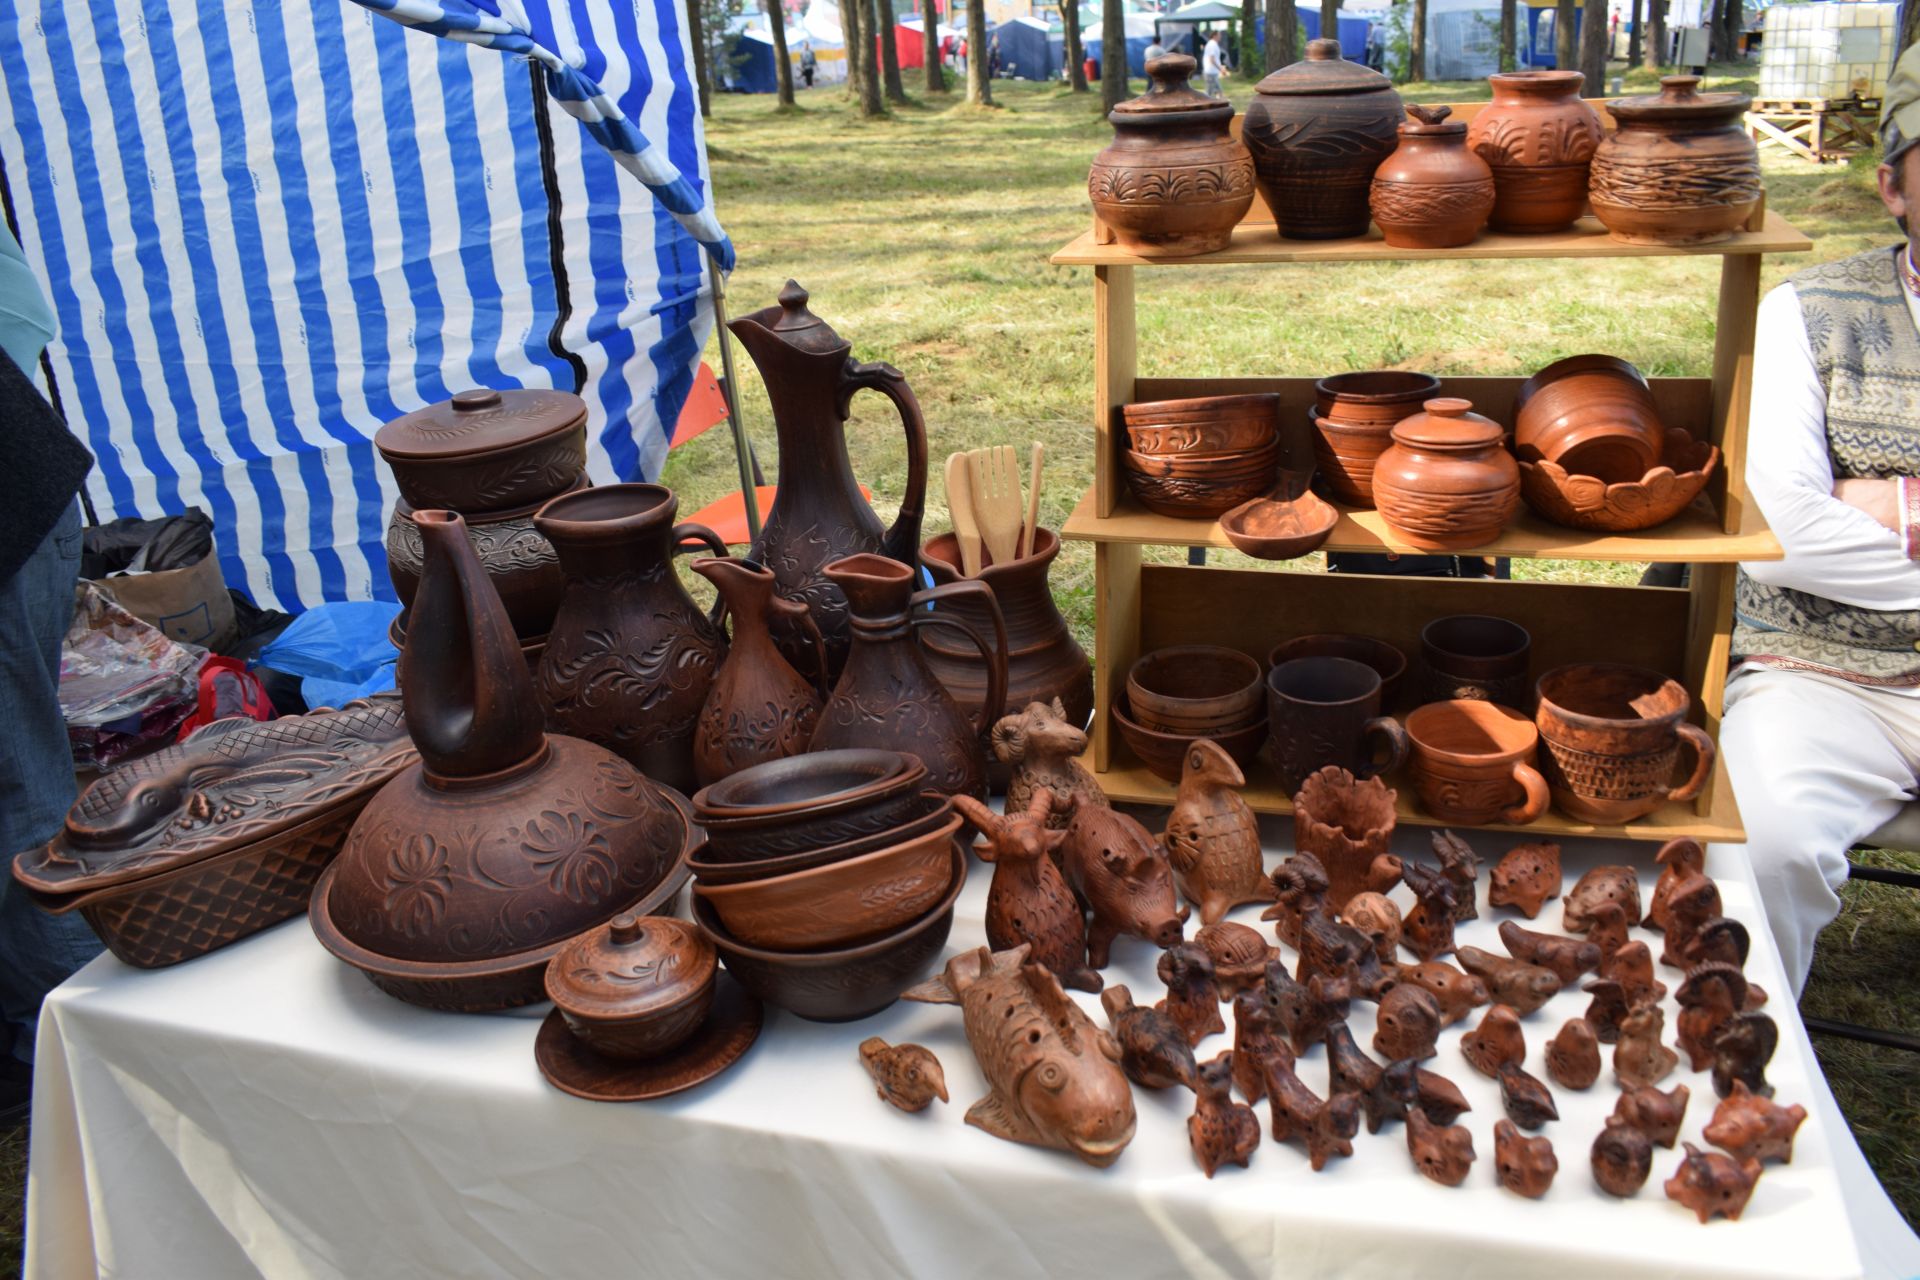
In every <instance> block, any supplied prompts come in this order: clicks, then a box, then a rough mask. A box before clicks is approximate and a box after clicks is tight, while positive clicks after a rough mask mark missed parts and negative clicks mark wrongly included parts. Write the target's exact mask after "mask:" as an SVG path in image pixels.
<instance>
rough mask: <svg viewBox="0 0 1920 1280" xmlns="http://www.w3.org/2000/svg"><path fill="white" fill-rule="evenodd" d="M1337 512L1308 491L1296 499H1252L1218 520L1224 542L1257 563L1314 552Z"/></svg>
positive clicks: (1329, 528) (1317, 495) (1290, 558)
mask: <svg viewBox="0 0 1920 1280" xmlns="http://www.w3.org/2000/svg"><path fill="white" fill-rule="evenodd" d="M1339 520H1340V512H1339V509H1338V508H1336V507H1335V506H1334V505H1333V504H1332V503H1330V502H1328V501H1326V500H1325V499H1324V498H1322V497H1321V496H1320V495H1319V494H1317V493H1314V492H1313V491H1312V490H1308V491H1306V492H1304V493H1302V494H1301V495H1300V496H1299V497H1297V498H1272V497H1268V498H1255V499H1254V500H1253V501H1251V502H1243V503H1241V504H1240V505H1239V506H1237V507H1235V508H1234V509H1233V510H1231V511H1229V512H1227V514H1225V515H1223V516H1221V517H1220V531H1221V532H1222V533H1224V534H1226V535H1227V541H1228V542H1231V543H1232V544H1233V545H1234V546H1235V547H1237V548H1239V549H1240V550H1241V551H1244V552H1246V553H1247V554H1248V555H1250V556H1253V557H1255V558H1257V559H1260V560H1292V559H1294V558H1295V557H1297V556H1304V555H1306V554H1307V553H1308V552H1309V551H1317V550H1318V549H1319V547H1320V544H1321V543H1323V542H1325V541H1326V540H1327V538H1328V536H1329V535H1330V534H1332V533H1333V526H1334V525H1335V524H1337V523H1339Z"/></svg>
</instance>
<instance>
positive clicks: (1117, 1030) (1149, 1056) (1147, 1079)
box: [1100, 986, 1199, 1089]
mask: <svg viewBox="0 0 1920 1280" xmlns="http://www.w3.org/2000/svg"><path fill="white" fill-rule="evenodd" d="M1100 1007H1101V1008H1103V1009H1105V1010H1106V1011H1107V1027H1108V1028H1109V1029H1110V1030H1111V1031H1112V1032H1113V1038H1114V1039H1115V1040H1116V1041H1117V1042H1119V1045H1120V1069H1121V1070H1122V1071H1124V1072H1126V1073H1127V1079H1129V1080H1131V1081H1133V1082H1134V1083H1135V1084H1137V1085H1139V1086H1140V1087H1141V1088H1143V1089H1167V1088H1171V1087H1172V1086H1174V1085H1176V1084H1181V1085H1185V1086H1186V1087H1187V1088H1189V1089H1195V1088H1198V1087H1199V1086H1198V1084H1197V1083H1196V1081H1197V1079H1198V1077H1197V1075H1196V1071H1197V1068H1196V1067H1195V1066H1194V1061H1193V1047H1192V1046H1191V1045H1189V1044H1188V1043H1187V1037H1186V1033H1185V1032H1183V1031H1181V1030H1180V1028H1179V1027H1178V1026H1176V1025H1175V1024H1174V1021H1173V1019H1172V1018H1169V1017H1168V1016H1167V1015H1166V1014H1164V1013H1162V1012H1160V1010H1158V1009H1144V1008H1142V1007H1140V1006H1139V1005H1137V1004H1135V1003H1134V1002H1133V992H1131V991H1129V990H1127V989H1126V988H1125V987H1123V986H1116V987H1108V988H1107V989H1106V990H1105V991H1102V992H1101V993H1100Z"/></svg>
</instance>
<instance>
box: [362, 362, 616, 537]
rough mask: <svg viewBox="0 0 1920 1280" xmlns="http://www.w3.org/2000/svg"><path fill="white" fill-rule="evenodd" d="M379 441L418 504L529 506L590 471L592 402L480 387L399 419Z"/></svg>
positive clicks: (403, 491) (563, 394) (561, 394)
mask: <svg viewBox="0 0 1920 1280" xmlns="http://www.w3.org/2000/svg"><path fill="white" fill-rule="evenodd" d="M373 447H374V448H376V449H378V450H379V451H380V456H381V457H382V458H385V459H386V460H387V465H388V466H389V467H392V468H393V482H394V484H396V485H397V486H399V489H400V496H401V497H403V498H405V499H406V500H407V501H408V502H409V503H410V504H412V505H413V506H415V507H419V508H427V507H445V508H447V509H449V510H453V511H460V512H469V511H498V510H504V509H507V508H511V507H524V506H527V505H529V504H532V503H538V502H543V501H545V500H546V499H548V498H551V497H552V496H553V495H554V494H556V493H559V492H561V491H562V490H564V489H567V488H569V487H570V486H572V485H573V484H574V483H575V482H576V481H578V480H579V478H580V473H581V472H583V471H585V470H586V468H587V403H586V401H584V400H582V399H581V398H580V397H579V396H576V395H574V394H572V393H571V392H567V391H543V390H537V389H531V388H529V389H519V388H512V389H508V390H504V391H495V390H493V389H491V388H487V387H476V388H474V389H472V390H470V391H461V392H458V393H456V394H455V395H454V397H453V399H451V400H446V401H442V402H441V403H439V404H430V405H428V406H426V407H425V408H424V409H415V410H414V411H413V412H412V413H409V414H405V415H403V416H401V417H398V418H395V419H394V420H393V421H392V422H389V423H387V424H386V425H385V426H383V427H381V428H380V429H379V430H378V431H376V432H375V433H374V436H373Z"/></svg>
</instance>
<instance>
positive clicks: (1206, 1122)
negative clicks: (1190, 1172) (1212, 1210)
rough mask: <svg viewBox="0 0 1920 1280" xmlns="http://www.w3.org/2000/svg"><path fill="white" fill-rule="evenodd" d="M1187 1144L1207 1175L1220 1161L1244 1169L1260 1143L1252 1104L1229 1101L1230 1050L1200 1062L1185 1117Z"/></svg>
mask: <svg viewBox="0 0 1920 1280" xmlns="http://www.w3.org/2000/svg"><path fill="white" fill-rule="evenodd" d="M1187 1143H1188V1145H1189V1146H1191V1147H1192V1148H1193V1158H1194V1159H1195V1160H1198V1161H1199V1162H1200V1167H1201V1168H1202V1169H1204V1170H1206V1174H1207V1176H1208V1177H1209V1178H1211V1177H1212V1176H1213V1174H1214V1170H1216V1169H1218V1168H1219V1167H1220V1166H1221V1165H1223V1164H1237V1165H1239V1166H1240V1167H1241V1168H1243V1169H1244V1168H1246V1167H1247V1163H1248V1161H1250V1160H1252V1159H1253V1153H1254V1150H1255V1149H1256V1148H1258V1147H1259V1145H1260V1117H1258V1116H1256V1115H1255V1114H1254V1113H1253V1108H1252V1107H1249V1106H1247V1105H1245V1104H1244V1103H1239V1102H1235V1101H1234V1100H1233V1055H1232V1054H1231V1053H1223V1054H1221V1055H1220V1056H1219V1057H1217V1058H1213V1059H1211V1060H1210V1061H1208V1062H1204V1063H1202V1064H1201V1065H1200V1076H1199V1086H1198V1087H1197V1088H1196V1089H1195V1090H1194V1102H1193V1114H1192V1115H1191V1116H1189V1117H1188V1118H1187Z"/></svg>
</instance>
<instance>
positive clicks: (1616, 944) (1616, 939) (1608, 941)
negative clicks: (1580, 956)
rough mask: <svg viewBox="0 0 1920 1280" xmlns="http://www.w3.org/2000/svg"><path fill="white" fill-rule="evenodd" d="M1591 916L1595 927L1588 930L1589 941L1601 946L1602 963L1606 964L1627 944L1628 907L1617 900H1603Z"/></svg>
mask: <svg viewBox="0 0 1920 1280" xmlns="http://www.w3.org/2000/svg"><path fill="white" fill-rule="evenodd" d="M1590 918H1591V919H1592V921H1593V927H1592V928H1590V929H1588V930H1587V941H1588V942H1591V943H1592V944H1593V945H1594V946H1596V947H1598V948H1600V963H1601V964H1605V963H1606V962H1607V961H1608V960H1610V959H1611V958H1612V957H1613V953H1614V952H1616V951H1618V950H1619V949H1620V948H1622V947H1624V946H1626V945H1627V909H1626V908H1625V907H1623V906H1621V905H1620V904H1619V903H1617V902H1602V903H1600V904H1599V905H1598V906H1596V907H1594V909H1593V914H1592V916H1591V917H1590Z"/></svg>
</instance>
